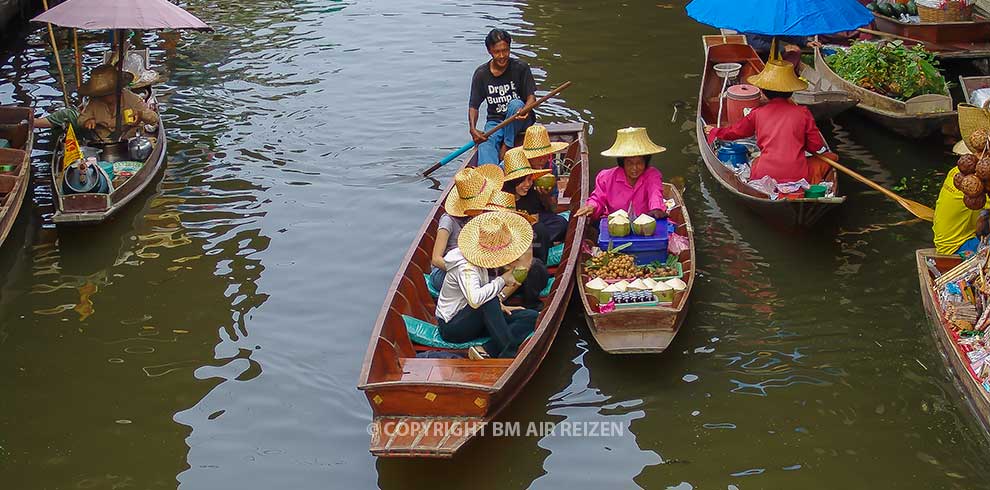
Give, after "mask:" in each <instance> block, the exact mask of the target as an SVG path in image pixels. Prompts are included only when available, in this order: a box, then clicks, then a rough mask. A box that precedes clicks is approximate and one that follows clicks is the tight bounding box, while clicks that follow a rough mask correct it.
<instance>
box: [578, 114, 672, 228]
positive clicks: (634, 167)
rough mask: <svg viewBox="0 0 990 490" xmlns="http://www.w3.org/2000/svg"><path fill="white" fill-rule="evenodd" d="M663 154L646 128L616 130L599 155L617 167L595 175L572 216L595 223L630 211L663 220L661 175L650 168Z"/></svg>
mask: <svg viewBox="0 0 990 490" xmlns="http://www.w3.org/2000/svg"><path fill="white" fill-rule="evenodd" d="M665 151H667V149H666V148H664V147H662V146H659V145H657V144H656V143H654V142H653V141H652V140H651V139H650V135H649V134H647V132H646V128H624V129H620V130H618V131H617V132H616V135H615V143H613V144H612V147H611V148H609V149H607V150H605V151H603V152H602V156H605V157H615V159H616V163H617V165H616V166H615V167H613V168H608V169H605V170H602V171H601V172H599V173H598V176H597V177H595V189H594V190H593V191H592V192H591V195H590V196H588V200H587V202H585V203H584V206H581V208H580V209H578V210H577V212H575V213H574V216H575V217H577V216H590V217H591V218H592V219H593V220H596V223H597V220H598V219H600V218H601V217H603V216H607V215H609V214H611V213H613V212H615V211H618V210H620V209H622V210H627V211H628V210H629V208H630V207H631V208H632V210H633V213H635V214H648V215H650V216H652V217H654V218H656V219H661V218H666V217H667V205H666V203H665V201H664V197H663V174H661V173H660V170H658V169H657V168H656V167H653V166H651V165H650V159H651V158H652V156H653V155H655V154H657V153H662V152H665Z"/></svg>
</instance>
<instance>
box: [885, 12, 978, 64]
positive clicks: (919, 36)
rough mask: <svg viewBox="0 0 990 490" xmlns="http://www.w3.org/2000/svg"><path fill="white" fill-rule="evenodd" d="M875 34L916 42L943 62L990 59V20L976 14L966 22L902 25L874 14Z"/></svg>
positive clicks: (894, 20)
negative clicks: (945, 59)
mask: <svg viewBox="0 0 990 490" xmlns="http://www.w3.org/2000/svg"><path fill="white" fill-rule="evenodd" d="M873 26H874V27H875V30H877V31H880V32H886V33H889V34H894V35H895V36H899V37H902V38H908V39H913V40H916V41H919V42H921V43H924V44H925V48H926V49H928V50H929V51H931V52H933V53H935V55H936V56H938V57H940V58H955V59H971V58H986V57H987V56H990V19H987V18H986V17H985V16H983V15H980V14H977V13H974V14H973V20H971V21H964V22H920V23H911V22H901V21H900V20H898V19H895V18H893V17H888V16H886V15H883V14H880V13H877V12H874V13H873Z"/></svg>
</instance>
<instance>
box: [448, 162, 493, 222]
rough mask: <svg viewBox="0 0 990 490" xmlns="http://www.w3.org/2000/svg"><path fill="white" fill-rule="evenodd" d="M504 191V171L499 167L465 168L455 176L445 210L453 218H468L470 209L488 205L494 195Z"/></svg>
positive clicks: (489, 165)
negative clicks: (496, 192)
mask: <svg viewBox="0 0 990 490" xmlns="http://www.w3.org/2000/svg"><path fill="white" fill-rule="evenodd" d="M500 190H502V169H500V168H498V165H491V164H488V165H482V166H480V167H477V168H472V167H468V168H464V169H461V170H460V171H458V172H457V173H456V174H454V187H453V188H452V189H450V193H449V194H447V200H446V201H444V203H443V209H444V210H445V211H447V214H449V215H451V216H458V217H464V216H467V210H468V209H475V208H482V207H484V206H485V205H486V204H488V200H489V199H491V197H492V193H493V192H495V191H500Z"/></svg>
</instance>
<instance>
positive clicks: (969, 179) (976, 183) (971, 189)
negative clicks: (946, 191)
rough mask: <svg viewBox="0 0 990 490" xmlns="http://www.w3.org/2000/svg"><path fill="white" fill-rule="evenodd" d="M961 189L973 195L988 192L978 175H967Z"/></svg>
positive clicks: (966, 193)
mask: <svg viewBox="0 0 990 490" xmlns="http://www.w3.org/2000/svg"><path fill="white" fill-rule="evenodd" d="M959 190H961V191H962V193H963V194H965V195H967V196H972V197H975V196H979V195H980V194H984V193H986V188H984V187H983V181H982V180H980V178H979V177H977V176H976V175H967V176H965V177H963V179H962V182H961V185H960V186H959Z"/></svg>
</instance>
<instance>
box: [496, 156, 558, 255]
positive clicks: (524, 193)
mask: <svg viewBox="0 0 990 490" xmlns="http://www.w3.org/2000/svg"><path fill="white" fill-rule="evenodd" d="M504 164H505V181H504V183H503V184H502V190H503V191H504V192H508V193H510V194H512V195H513V196H514V197H515V199H516V209H518V210H520V211H525V212H527V213H529V214H531V215H533V216H536V223H534V224H533V232H534V233H535V234H536V239H535V241H534V242H533V249H534V253H535V254H536V257H537V258H539V259H540V260H541V261H543V262H544V263H546V261H547V255H548V254H549V252H550V247H551V246H553V244H554V242H559V241H561V240H563V239H564V235H565V234H566V233H567V220H566V219H564V217H563V216H560V215H559V214H557V213H556V212H554V211H555V209H556V207H555V205H554V201H555V200H556V196H552V195H551V194H550V193H549V192H539V191H537V190H534V185H533V184H534V182H535V181H536V179H538V178H540V177H542V176H544V175H547V174H549V173H550V169H549V168H544V169H540V170H537V169H535V168H533V167H530V166H529V159H528V158H526V152H525V150H524V149H523V148H521V147H516V148H513V149H511V150H509V151H507V152H505V161H504Z"/></svg>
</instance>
